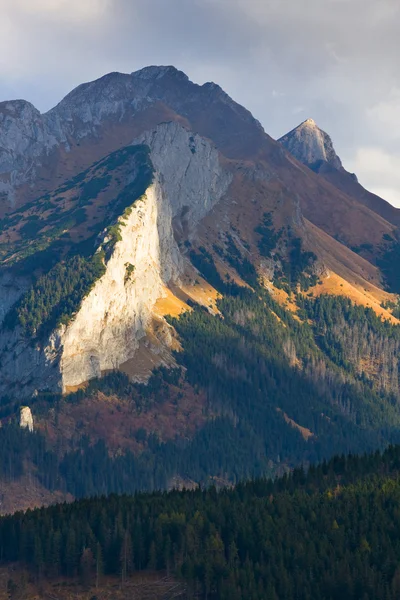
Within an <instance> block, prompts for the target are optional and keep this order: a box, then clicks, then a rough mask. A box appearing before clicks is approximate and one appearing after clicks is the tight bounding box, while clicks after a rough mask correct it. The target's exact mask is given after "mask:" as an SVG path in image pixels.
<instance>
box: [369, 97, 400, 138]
mask: <svg viewBox="0 0 400 600" xmlns="http://www.w3.org/2000/svg"><path fill="white" fill-rule="evenodd" d="M367 117H368V118H369V119H370V121H371V126H372V127H376V128H377V129H378V130H379V131H382V129H383V130H384V133H385V135H386V136H387V137H388V138H392V139H394V140H400V88H394V89H393V90H392V91H391V93H390V96H389V98H387V99H384V100H381V101H380V102H378V103H377V104H376V105H375V106H372V107H371V108H368V109H367Z"/></svg>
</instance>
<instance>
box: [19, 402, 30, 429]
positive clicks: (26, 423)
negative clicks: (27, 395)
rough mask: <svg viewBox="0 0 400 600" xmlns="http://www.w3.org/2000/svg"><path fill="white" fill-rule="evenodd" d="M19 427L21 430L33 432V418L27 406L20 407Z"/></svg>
mask: <svg viewBox="0 0 400 600" xmlns="http://www.w3.org/2000/svg"><path fill="white" fill-rule="evenodd" d="M19 426H20V427H21V428H22V429H28V431H33V416H32V411H31V409H30V408H29V406H21V411H20V416H19Z"/></svg>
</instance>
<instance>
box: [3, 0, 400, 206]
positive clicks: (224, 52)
mask: <svg viewBox="0 0 400 600" xmlns="http://www.w3.org/2000/svg"><path fill="white" fill-rule="evenodd" d="M0 10H1V12H0V14H1V18H0V100H6V99H13V98H25V99H26V100H30V101H31V102H32V103H33V104H35V106H36V107H37V108H39V109H40V110H41V111H45V110H47V109H49V108H51V107H52V106H53V105H54V104H56V103H57V102H58V101H59V100H60V99H61V98H62V97H63V96H64V95H65V94H66V93H67V92H69V91H70V90H71V89H72V88H73V87H75V86H77V85H78V84H79V83H82V82H84V81H89V80H92V79H95V78H97V77H100V76H101V75H103V74H105V73H107V72H109V71H122V72H131V71H135V70H137V69H139V68H141V67H143V66H146V65H149V64H173V65H175V66H176V67H178V68H180V69H182V70H183V71H185V72H186V73H187V74H188V75H189V77H190V79H192V80H193V81H195V82H197V83H204V82H205V81H215V82H217V83H219V84H220V85H221V86H222V87H223V88H224V89H225V91H227V92H228V93H229V94H230V95H231V96H232V97H233V98H234V99H235V100H236V101H238V102H240V103H241V104H243V105H245V106H246V107H247V108H248V109H249V110H251V112H252V113H253V114H254V116H255V117H256V118H258V119H259V120H260V121H261V123H262V124H263V126H264V128H265V130H266V131H267V132H268V133H269V134H270V135H272V136H273V137H276V138H277V137H280V136H281V135H283V134H284V133H286V132H287V131H289V130H290V129H292V128H293V127H295V126H296V125H298V124H299V123H300V122H301V121H303V120H305V119H306V118H309V117H312V118H314V120H315V121H316V122H317V124H318V125H319V126H320V127H321V128H322V129H324V130H325V131H327V132H328V133H329V134H330V135H331V137H332V138H333V142H334V145H335V148H336V150H337V152H338V154H339V155H340V156H341V158H342V160H343V162H344V165H345V167H346V168H347V169H348V170H350V171H355V172H356V173H357V175H358V176H359V179H360V181H361V182H362V183H363V184H364V185H365V186H367V187H368V188H369V189H371V190H372V191H375V192H376V193H379V194H380V195H382V196H383V197H385V198H386V199H387V200H389V201H391V202H392V203H394V204H396V205H397V206H400V59H399V57H400V35H399V31H400V0H0Z"/></svg>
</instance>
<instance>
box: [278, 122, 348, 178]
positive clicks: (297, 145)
mask: <svg viewBox="0 0 400 600" xmlns="http://www.w3.org/2000/svg"><path fill="white" fill-rule="evenodd" d="M278 141H279V142H280V143H281V144H282V145H283V146H284V147H285V148H286V149H287V150H288V151H289V152H290V153H291V154H293V156H294V157H295V158H297V160H299V161H300V162H302V163H304V164H305V165H307V166H309V167H310V168H316V169H317V168H318V167H319V166H320V165H321V163H326V164H327V165H329V166H330V167H333V168H334V169H341V168H342V162H341V160H340V158H339V157H338V155H337V154H336V152H335V149H334V147H333V143H332V140H331V138H330V137H329V135H328V134H327V133H325V131H322V129H320V128H319V127H318V125H317V124H316V122H315V121H314V120H313V119H307V120H306V121H304V122H303V123H301V124H300V125H299V126H298V127H296V128H295V129H293V130H292V131H290V132H289V133H287V134H286V135H284V136H283V137H281V138H280V139H279V140H278Z"/></svg>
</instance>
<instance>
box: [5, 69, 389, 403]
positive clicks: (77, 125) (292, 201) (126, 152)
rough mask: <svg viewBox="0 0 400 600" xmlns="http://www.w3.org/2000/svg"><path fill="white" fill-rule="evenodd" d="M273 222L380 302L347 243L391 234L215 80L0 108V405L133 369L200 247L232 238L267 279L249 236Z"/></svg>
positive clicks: (128, 86) (90, 91) (164, 73)
mask: <svg viewBox="0 0 400 600" xmlns="http://www.w3.org/2000/svg"><path fill="white" fill-rule="evenodd" d="M285 139H286V141H285V142H282V143H284V145H286V144H287V148H288V149H289V150H290V151H292V152H293V153H294V154H295V156H297V157H298V158H300V159H303V160H304V162H306V163H307V164H310V165H315V164H318V163H320V164H327V165H330V166H331V167H332V168H333V169H336V170H339V169H342V167H341V162H340V159H339V158H338V157H337V155H336V153H335V151H334V149H333V146H332V142H331V140H330V138H329V136H328V135H327V134H325V133H324V132H322V131H321V130H319V129H318V127H317V126H316V125H315V123H314V122H313V121H307V122H305V123H303V124H302V125H301V126H300V127H299V128H297V129H296V130H294V131H293V132H291V133H290V134H288V136H285ZM343 171H344V170H343ZM266 215H267V216H268V215H269V216H268V219H269V218H271V219H272V221H273V225H274V227H275V228H276V229H277V230H279V231H283V230H285V231H286V233H287V235H288V236H291V237H292V238H293V237H297V238H303V239H304V240H305V241H306V243H307V249H308V250H310V251H312V252H313V253H315V254H316V255H317V256H318V260H320V263H321V265H322V268H321V272H322V271H324V269H325V268H326V269H329V270H332V271H334V272H337V273H341V274H342V275H341V276H344V277H346V278H347V279H349V280H351V281H352V284H353V283H354V284H356V285H357V286H359V287H360V288H362V289H369V290H371V293H374V290H375V289H377V287H378V286H379V285H380V284H381V276H380V273H379V271H378V269H377V268H376V267H375V266H374V265H373V264H371V263H369V262H367V261H366V260H364V259H363V258H361V257H359V256H357V255H355V254H354V253H352V252H351V251H350V250H349V249H348V247H351V246H358V245H360V244H362V243H365V242H368V243H370V245H371V247H372V246H375V247H379V246H380V244H381V241H382V236H383V235H384V234H387V236H389V235H390V234H392V231H393V226H392V225H391V224H390V223H388V222H387V221H386V220H384V219H380V218H379V217H378V216H377V215H376V213H374V212H372V211H371V210H370V209H369V208H367V207H365V206H364V205H363V204H360V203H359V202H358V201H356V200H354V199H353V198H352V197H350V196H348V195H346V194H345V192H342V191H339V190H335V189H334V188H333V187H332V186H331V185H328V184H327V183H326V182H325V180H324V179H323V178H320V177H318V176H317V175H315V174H314V173H311V172H308V171H307V170H305V169H304V168H303V169H302V168H300V166H299V165H298V163H296V161H293V160H290V157H288V156H287V154H286V152H285V151H284V150H283V148H282V146H281V145H280V144H279V143H277V142H275V141H274V140H272V138H270V137H269V136H268V135H267V134H266V133H265V132H264V130H263V128H262V127H261V125H260V124H259V122H258V121H256V119H254V118H253V116H252V115H251V114H250V113H249V112H248V111H247V110H246V109H245V108H243V107H242V106H240V105H238V104H237V103H235V102H234V101H233V100H232V99H231V98H230V97H229V96H228V95H227V94H226V93H225V92H224V91H223V90H222V89H221V88H220V87H219V86H218V85H216V84H214V83H206V84H204V85H202V86H199V85H196V84H194V83H192V82H191V81H190V80H189V79H188V77H187V76H186V75H185V74H184V73H182V72H180V71H178V70H177V69H175V68H174V67H147V68H145V69H142V70H141V71H138V72H136V73H132V74H130V75H125V74H121V73H110V74H109V75H106V76H104V77H102V78H101V79H98V80H96V81H93V82H91V83H87V84H83V85H81V86H79V87H78V88H76V89H75V90H73V91H72V92H71V93H70V94H68V95H67V96H66V97H65V98H64V99H63V100H62V101H61V102H60V103H59V104H58V105H57V106H56V107H55V108H54V109H52V110H50V111H49V112H48V113H46V114H44V115H42V114H40V113H39V112H38V111H37V110H36V109H35V108H34V107H33V106H32V105H31V104H29V103H28V102H25V101H21V100H18V101H10V102H4V103H1V104H0V318H1V321H2V322H3V325H2V326H1V329H0V395H5V394H14V393H19V394H28V395H29V394H31V393H33V392H35V390H39V391H40V390H53V391H59V392H66V391H68V390H69V389H73V388H76V386H79V385H80V384H81V383H83V382H86V381H88V380H90V379H92V378H94V377H99V376H101V375H102V374H103V373H104V372H108V371H110V370H113V369H116V368H120V367H122V366H123V365H126V364H127V363H130V362H131V361H133V362H134V363H135V361H136V358H137V353H138V351H139V347H140V344H141V342H142V341H143V339H144V338H145V337H146V335H147V334H148V332H149V330H150V329H151V328H152V327H153V328H154V319H155V318H157V319H161V320H162V315H161V317H160V314H159V313H157V311H156V309H155V306H156V303H157V301H158V300H159V299H162V298H166V297H167V296H168V289H171V288H174V287H178V288H179V289H181V290H182V289H184V288H185V289H186V290H187V289H188V286H189V287H190V285H192V284H193V282H196V281H198V279H199V273H198V272H197V271H196V269H195V268H194V266H193V264H191V258H190V256H191V252H192V250H193V248H198V249H202V250H201V252H206V254H204V256H205V257H207V256H212V254H213V253H215V247H216V246H218V244H220V243H221V240H222V243H225V244H226V243H227V241H229V240H231V239H233V238H232V235H234V236H235V239H236V242H237V243H238V244H239V245H240V247H241V248H242V252H244V253H246V260H248V261H249V262H250V263H251V264H253V265H254V267H255V269H256V270H258V273H260V274H261V275H262V276H263V277H264V276H268V277H269V279H271V280H272V279H273V277H274V269H275V267H276V265H274V264H273V261H271V260H270V259H268V260H265V259H262V258H261V256H260V253H259V246H258V243H259V239H258V234H257V233H256V231H257V228H258V227H259V225H260V223H261V222H263V220H264V221H265V219H266ZM268 219H267V221H265V222H269V221H268ZM331 236H335V237H338V238H339V239H340V240H341V241H342V244H341V243H339V242H338V241H336V240H334V239H332V237H331ZM281 243H282V244H283V245H284V242H283V238H282V242H281ZM346 245H347V246H348V247H346ZM189 249H190V250H189ZM207 252H208V254H207ZM238 252H239V251H238ZM282 252H284V248H283V249H282ZM239 254H240V252H239ZM207 260H210V259H209V258H207ZM217 260H219V261H221V254H220V255H219V256H218V257H217ZM227 268H228V267H227V265H226V264H223V265H222V266H221V269H222V271H221V272H222V275H226V270H227ZM192 287H193V286H192ZM203 291H204V290H203ZM214 291H215V290H214ZM185 293H186V292H185ZM181 296H182V297H185V296H184V294H183V295H182V294H181ZM203 296H204V295H203ZM197 299H198V298H197V297H196V298H195V300H196V301H197ZM202 303H203V304H204V305H205V306H206V307H208V308H209V306H210V298H209V297H208V296H207V295H206V296H205V297H203V299H202ZM156 313H157V314H156ZM157 323H158V325H157V330H158V333H159V337H160V338H162V343H161V345H162V344H164V343H165V344H167V345H168V343H169V342H170V341H171V336H172V333H171V328H170V327H169V325H168V323H167V322H166V321H165V320H164V321H163V322H162V323H161V324H160V321H158V322H157ZM153 337H154V336H153ZM161 353H162V352H161V351H160V356H161ZM160 362H162V360H161V359H160V360H159V361H158V364H159V363H160Z"/></svg>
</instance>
